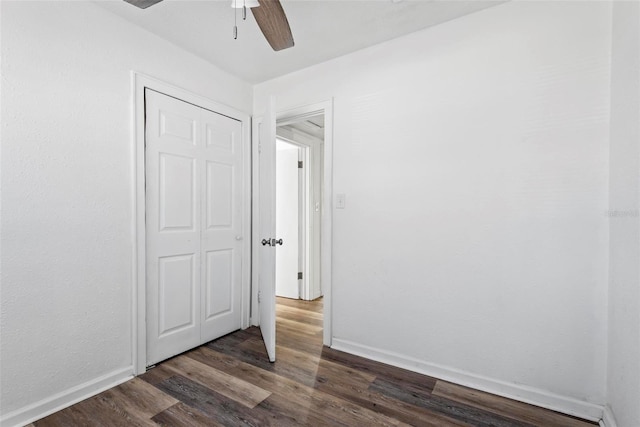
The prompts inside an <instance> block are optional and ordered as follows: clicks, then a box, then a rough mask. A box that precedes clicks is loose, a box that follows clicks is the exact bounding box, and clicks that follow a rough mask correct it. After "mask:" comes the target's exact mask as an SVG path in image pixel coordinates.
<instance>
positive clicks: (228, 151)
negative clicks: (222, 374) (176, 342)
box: [201, 110, 243, 342]
mask: <svg viewBox="0 0 640 427" xmlns="http://www.w3.org/2000/svg"><path fill="white" fill-rule="evenodd" d="M202 124H203V132H204V150H203V163H202V168H203V171H204V177H203V178H204V185H203V186H202V190H203V193H202V217H203V232H202V261H203V262H202V269H201V275H202V276H201V277H202V284H203V286H202V289H201V298H202V299H201V317H202V341H203V342H207V341H211V340H213V339H215V338H218V337H221V336H222V335H225V334H228V333H229V332H233V331H235V330H237V329H240V326H241V313H240V310H241V298H242V287H241V281H242V257H241V254H242V239H243V236H242V155H243V153H242V124H241V123H240V122H239V121H237V120H233V119H230V118H228V117H225V116H222V115H220V114H216V113H213V112H210V111H207V110H202Z"/></svg>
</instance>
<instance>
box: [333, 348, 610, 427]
mask: <svg viewBox="0 0 640 427" xmlns="http://www.w3.org/2000/svg"><path fill="white" fill-rule="evenodd" d="M331 348H333V349H334V350H339V351H344V352H346V353H350V354H354V355H356V356H361V357H365V358H367V359H371V360H375V361H377V362H382V363H386V364H388V365H391V366H395V367H398V368H402V369H407V370H409V371H412V372H417V373H419V374H423V375H428V376H430V377H434V378H437V379H439V380H443V381H448V382H451V383H454V384H457V385H461V386H465V387H470V388H473V389H476V390H480V391H484V392H486V393H491V394H495V395H498V396H502V397H506V398H508V399H512V400H517V401H519V402H524V403H528V404H531V405H535V406H539V407H541V408H545V409H550V410H552V411H557V412H561V413H563V414H567V415H571V416H575V417H579V418H583V419H586V420H589V421H599V420H601V419H602V418H603V412H604V411H605V410H606V409H605V408H604V407H603V406H601V405H597V404H595V403H590V402H586V401H582V400H578V399H576V398H573V397H570V396H562V395H559V394H555V393H551V392H548V391H545V390H541V389H537V388H534V387H528V386H526V385H521V384H515V383H507V382H504V381H501V380H498V379H493V378H488V377H485V376H480V375H475V374H472V373H468V372H464V371H460V370H458V369H455V368H452V367H449V366H442V365H436V364H432V363H429V362H425V361H422V360H418V359H415V358H412V357H409V356H405V355H402V354H398V353H393V352H390V351H387V350H382V349H379V348H374V347H369V346H366V345H362V344H358V343H355V342H352V341H348V340H342V339H339V338H335V337H334V338H333V341H332V345H331ZM610 419H613V417H611V418H610ZM606 427H617V426H616V424H615V422H614V423H613V424H606Z"/></svg>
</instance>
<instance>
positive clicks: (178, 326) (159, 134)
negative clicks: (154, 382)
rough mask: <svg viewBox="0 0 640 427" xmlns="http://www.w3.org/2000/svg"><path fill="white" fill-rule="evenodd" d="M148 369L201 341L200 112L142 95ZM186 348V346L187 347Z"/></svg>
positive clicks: (151, 94)
mask: <svg viewBox="0 0 640 427" xmlns="http://www.w3.org/2000/svg"><path fill="white" fill-rule="evenodd" d="M146 101H147V126H146V159H145V161H146V183H147V185H146V222H147V233H146V235H147V247H146V253H147V365H152V364H154V363H156V362H159V361H161V360H164V359H166V358H168V357H171V356H173V355H175V354H178V353H181V352H182V351H184V350H186V349H187V348H191V347H194V346H197V345H198V344H199V343H200V324H199V318H200V305H199V301H197V299H196V298H195V293H196V287H197V288H198V290H199V283H200V270H199V268H198V266H199V264H200V212H199V210H198V203H199V201H198V193H199V191H200V186H199V182H198V179H197V177H198V173H199V170H198V169H199V168H198V166H199V165H198V162H197V157H198V144H199V143H200V142H199V141H200V139H201V137H200V131H199V128H198V121H199V117H200V109H199V108H197V107H195V106H193V105H190V104H187V103H184V102H180V101H177V100H175V99H173V98H169V97H167V96H164V95H162V94H159V93H157V92H154V91H147V92H146ZM185 347H186V348H185Z"/></svg>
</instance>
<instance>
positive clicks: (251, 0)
mask: <svg viewBox="0 0 640 427" xmlns="http://www.w3.org/2000/svg"><path fill="white" fill-rule="evenodd" d="M258 6H260V3H258V0H231V7H233V8H234V9H242V8H243V7H248V8H254V7H258Z"/></svg>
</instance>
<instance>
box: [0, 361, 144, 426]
mask: <svg viewBox="0 0 640 427" xmlns="http://www.w3.org/2000/svg"><path fill="white" fill-rule="evenodd" d="M132 378H133V365H131V366H127V367H126V368H122V369H118V370H116V371H113V372H111V373H108V374H105V375H103V376H100V377H98V378H94V379H92V380H90V381H87V382H85V383H83V384H79V385H77V386H75V387H71V388H69V389H67V390H64V391H61V392H60V393H57V394H55V395H53V396H50V397H47V398H45V399H42V400H41V401H39V402H35V403H32V404H30V405H27V406H25V407H23V408H20V409H16V410H15V411H13V412H10V413H8V414H4V415H3V416H2V418H0V426H2V427H14V426H15V427H19V426H24V425H26V424H29V423H32V422H33V421H36V420H39V419H41V418H44V417H46V416H48V415H51V414H53V413H54V412H58V411H60V410H62V409H64V408H67V407H69V406H71V405H74V404H76V403H78V402H80V401H82V400H85V399H87V398H89V397H92V396H95V395H96V394H99V393H102V392H103V391H106V390H108V389H110V388H112V387H115V386H117V385H120V384H122V383H124V382H126V381H129V380H130V379H132Z"/></svg>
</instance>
